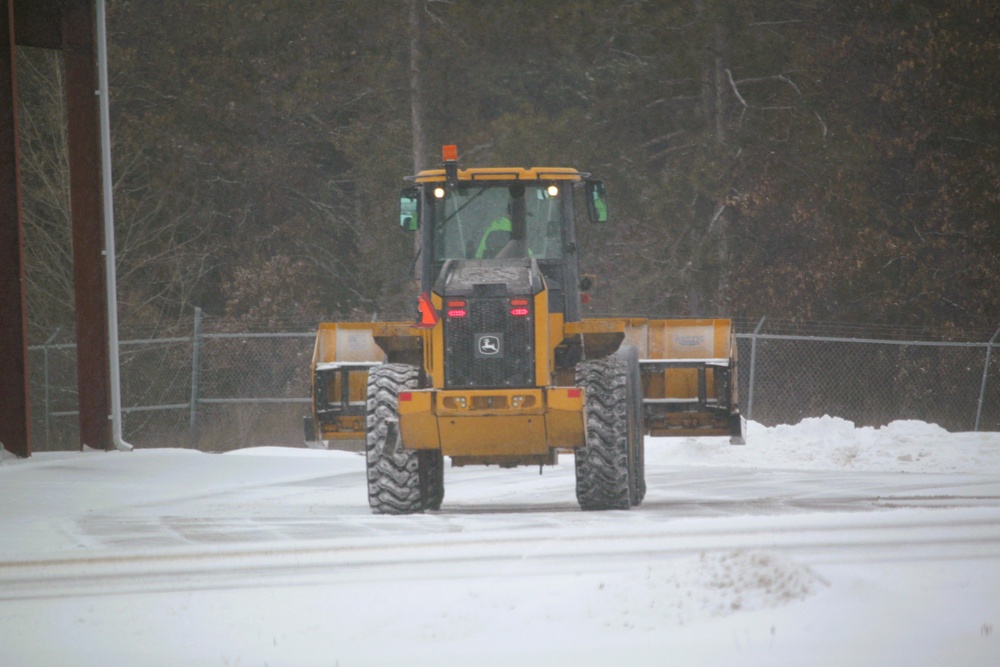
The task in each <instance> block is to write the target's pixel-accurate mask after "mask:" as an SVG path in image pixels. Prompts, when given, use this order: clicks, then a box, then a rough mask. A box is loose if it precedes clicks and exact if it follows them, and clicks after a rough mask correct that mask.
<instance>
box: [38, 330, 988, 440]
mask: <svg viewBox="0 0 1000 667" xmlns="http://www.w3.org/2000/svg"><path fill="white" fill-rule="evenodd" d="M201 324H202V323H201V321H200V318H199V317H196V319H195V322H194V325H193V327H192V333H191V335H189V336H172V337H156V338H139V337H136V338H132V339H127V340H123V341H122V342H121V360H122V393H123V412H124V429H125V439H126V440H127V441H128V442H130V443H132V444H135V445H137V446H140V447H143V446H145V447H152V446H168V447H196V448H198V449H202V450H209V451H225V450H229V449H234V448H238V447H249V446H256V445H271V444H284V445H300V444H301V442H302V430H301V424H302V420H301V418H302V415H304V414H306V413H307V412H308V410H309V392H310V375H309V372H310V369H309V366H310V362H311V358H312V347H313V341H314V336H315V335H314V333H313V332H283V333H267V332H263V333H261V332H253V333H250V332H246V333H244V332H234V331H221V330H218V329H220V328H223V327H222V326H220V325H219V324H218V323H215V324H213V325H212V326H210V327H209V330H208V331H207V332H206V331H203V330H202V326H201ZM754 325H756V326H754ZM228 326H229V327H230V328H231V326H232V325H228ZM831 328H832V327H831ZM747 329H748V331H746V332H745V333H738V334H737V336H736V337H737V344H738V352H739V360H740V362H739V391H740V402H741V406H742V410H743V413H744V414H745V415H746V416H747V417H748V418H750V419H753V420H754V421H757V422H761V423H763V424H766V425H776V424H782V423H792V424H794V423H798V422H799V421H801V420H802V419H803V418H806V417H820V416H823V415H831V416H836V417H842V418H844V419H849V420H851V421H853V422H855V423H856V424H857V425H859V426H862V425H863V426H882V425H884V424H887V423H889V422H891V421H894V420H898V419H920V420H923V421H928V422H933V423H937V424H939V425H940V426H942V427H944V428H946V429H948V430H951V431H972V430H983V431H1000V353H998V351H997V350H996V349H995V348H997V347H1000V345H998V341H997V339H998V336H997V334H994V335H993V337H992V339H989V340H985V339H986V338H987V337H988V336H989V334H986V335H985V336H983V338H984V340H981V341H932V340H903V339H898V338H890V337H884V338H882V337H863V336H856V337H855V336H851V335H815V334H816V333H817V332H816V331H809V332H808V335H803V333H802V332H801V331H796V330H791V331H788V330H787V329H788V327H784V328H783V327H782V326H781V324H780V323H768V326H766V327H765V326H764V321H761V322H759V323H753V324H751V325H750V326H749V327H747ZM833 332H834V333H838V334H839V333H840V332H839V331H836V330H834V331H833ZM997 333H1000V332H997ZM55 340H56V336H55V335H53V336H52V337H50V338H49V339H48V341H47V342H46V343H45V344H42V345H37V346H32V347H30V348H29V353H30V355H31V356H30V364H31V366H30V367H31V373H32V375H31V400H32V404H31V405H32V421H33V423H32V432H33V434H34V444H33V447H34V449H35V450H36V451H46V450H57V449H75V448H77V447H78V446H79V437H78V426H77V419H76V415H77V395H76V394H77V383H76V358H75V353H76V350H75V346H74V345H72V344H56V343H54V341H55Z"/></svg>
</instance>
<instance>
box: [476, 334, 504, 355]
mask: <svg viewBox="0 0 1000 667" xmlns="http://www.w3.org/2000/svg"><path fill="white" fill-rule="evenodd" d="M476 356H477V357H500V356H503V337H502V336H501V335H500V334H479V335H478V336H477V337H476Z"/></svg>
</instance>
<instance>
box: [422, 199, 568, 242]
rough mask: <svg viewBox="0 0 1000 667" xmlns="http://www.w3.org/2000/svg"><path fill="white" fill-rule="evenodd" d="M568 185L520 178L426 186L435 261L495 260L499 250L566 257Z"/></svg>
mask: <svg viewBox="0 0 1000 667" xmlns="http://www.w3.org/2000/svg"><path fill="white" fill-rule="evenodd" d="M569 187H570V186H569V184H568V183H555V184H553V183H536V184H531V185H527V184H524V183H521V182H518V183H513V184H511V183H493V184H489V185H483V184H479V183H477V184H474V185H470V184H465V183H463V184H461V185H460V186H459V187H458V188H455V189H447V188H444V187H440V188H435V187H431V188H428V197H427V200H428V209H429V213H430V216H429V217H430V222H431V223H432V224H433V230H434V232H433V234H434V259H435V260H437V261H441V260H447V259H492V258H494V257H497V256H498V255H501V253H503V254H502V255H501V256H503V257H524V256H528V257H534V258H536V259H556V258H560V257H562V247H563V243H562V225H561V220H562V217H563V211H564V205H565V203H564V200H565V199H567V198H568V197H569V196H570V192H569ZM438 195H440V196H438ZM519 241H523V242H521V243H519Z"/></svg>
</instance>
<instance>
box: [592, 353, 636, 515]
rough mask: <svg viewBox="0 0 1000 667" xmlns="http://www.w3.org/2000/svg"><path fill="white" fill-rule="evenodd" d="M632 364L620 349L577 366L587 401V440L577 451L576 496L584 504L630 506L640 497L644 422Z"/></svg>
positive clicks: (608, 506) (598, 506)
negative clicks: (638, 473)
mask: <svg viewBox="0 0 1000 667" xmlns="http://www.w3.org/2000/svg"><path fill="white" fill-rule="evenodd" d="M630 365H631V364H630V363H629V361H628V360H627V359H625V358H622V357H621V356H620V355H616V356H614V357H610V358H607V359H596V360H591V361H584V362H582V363H580V364H578V365H577V367H576V384H577V386H579V387H582V388H583V390H584V392H586V402H587V444H586V446H584V447H582V448H580V449H578V450H577V451H576V499H577V501H578V502H579V503H580V507H581V508H582V509H584V510H609V509H628V508H629V507H631V506H633V505H636V504H638V501H639V498H638V496H639V492H638V486H637V484H638V480H637V479H636V469H635V464H636V458H635V455H636V453H637V452H636V451H635V442H636V435H635V433H636V430H637V429H638V428H641V427H640V426H639V425H638V424H637V422H636V419H635V405H636V403H635V396H634V393H635V391H634V387H635V382H634V377H633V374H631V373H630V372H629V367H630ZM635 365H636V366H638V361H637V360H636V362H635ZM639 437H640V438H641V431H640V433H639Z"/></svg>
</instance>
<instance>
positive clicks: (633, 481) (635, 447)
mask: <svg viewBox="0 0 1000 667" xmlns="http://www.w3.org/2000/svg"><path fill="white" fill-rule="evenodd" d="M615 358H617V359H619V360H620V361H621V362H622V363H624V364H625V366H626V368H627V371H628V382H629V399H628V406H629V443H630V445H629V446H630V447H631V468H630V470H631V473H630V475H631V476H630V478H629V487H630V493H631V498H632V504H633V505H639V504H641V503H642V500H643V498H645V497H646V447H645V426H644V424H643V407H642V372H641V370H640V368H639V351H638V350H637V349H636V348H635V346H632V345H623V346H622V347H621V348H620V349H619V350H618V352H617V353H616V354H615Z"/></svg>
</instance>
